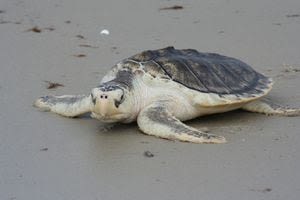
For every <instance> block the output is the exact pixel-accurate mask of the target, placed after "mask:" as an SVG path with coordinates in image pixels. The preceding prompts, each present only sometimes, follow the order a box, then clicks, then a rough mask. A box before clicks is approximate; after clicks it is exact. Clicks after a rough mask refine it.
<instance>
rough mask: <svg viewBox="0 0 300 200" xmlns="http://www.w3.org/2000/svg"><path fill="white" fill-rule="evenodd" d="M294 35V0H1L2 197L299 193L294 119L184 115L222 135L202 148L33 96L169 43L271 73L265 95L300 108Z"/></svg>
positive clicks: (71, 86) (299, 46) (297, 15)
mask: <svg viewBox="0 0 300 200" xmlns="http://www.w3.org/2000/svg"><path fill="white" fill-rule="evenodd" d="M173 6H177V7H175V8H177V9H163V8H168V7H171V8H172V7H173ZM104 29H105V30H108V31H109V34H107V33H108V32H105V31H104V33H103V32H102V33H101V31H103V30H104ZM299 33H300V2H299V0H286V1H280V0H265V1H260V0H252V1H239V0H215V1H196V0H187V1H180V0H170V1H169V0H160V1H159V0H154V1H146V0H130V1H129V0H127V1H116V0H110V1H99V0H86V1H80V0H53V1H41V0H23V1H22V0H2V1H1V2H0V60H1V64H0V94H1V95H0V111H1V112H0V199H1V200H35V199H38V200H54V199H55V200H65V199H72V200H81V199H85V200H116V199H122V200H140V199H143V200H148V199H149V200H150V199H163V200H182V199H188V200H199V199H201V200H214V199H215V200H217V199H218V200H219V199H220V200H240V199H243V200H248V199H249V200H253V199H263V200H282V199H288V200H298V199H299V196H300V173H299V169H300V153H299V152H300V145H299V144H300V124H299V122H300V121H299V119H300V117H278V116H269V117H267V116H264V115H260V114H254V113H248V112H245V111H239V110H238V111H234V112H229V113H224V114H217V115H212V116H207V117H202V118H197V119H195V120H192V121H189V122H187V124H188V125H191V126H193V127H195V128H201V127H207V128H209V129H210V130H211V132H212V133H215V134H218V135H223V136H225V137H226V138H227V140H228V142H227V143H226V144H222V145H207V144H190V143H182V142H173V141H168V140H163V139H158V138H155V137H151V136H147V135H144V134H141V132H140V131H139V129H138V127H137V125H136V124H135V123H132V124H128V125H122V124H120V125H117V126H115V127H113V128H112V129H111V130H108V131H105V130H104V129H105V125H104V124H103V123H101V122H99V121H97V120H95V119H91V118H90V117H88V116H84V117H81V118H75V119H71V118H64V117H61V116H58V115H55V114H53V113H47V112H40V111H39V110H37V109H36V108H34V107H33V106H32V104H33V102H34V100H35V99H36V98H37V97H39V96H43V95H47V94H52V95H62V94H86V93H89V92H90V89H91V88H93V87H94V86H96V85H98V83H99V81H100V79H101V77H102V76H103V75H105V74H106V72H107V71H108V70H109V69H110V67H111V66H113V65H114V64H116V63H117V62H118V61H120V60H122V59H124V58H126V57H129V56H132V55H133V54H136V53H138V52H140V51H142V50H147V49H158V48H163V47H166V46H174V47H176V48H179V49H181V48H194V49H197V50H199V51H201V52H215V53H220V54H224V55H227V56H231V57H235V58H238V59H241V60H243V61H245V62H246V63H248V64H250V65H251V66H252V67H253V68H255V69H256V70H257V71H259V72H261V73H263V74H265V75H267V76H270V77H272V78H273V79H274V81H275V85H274V87H273V90H272V91H271V93H270V95H269V97H270V98H271V99H273V100H274V102H276V103H279V104H283V105H289V106H292V107H300V89H299V88H300V54H299V52H300V39H299ZM49 82H52V83H59V84H61V85H62V86H58V87H54V88H52V89H51V88H50V89H47V87H49ZM145 151H149V152H150V153H151V155H152V154H153V156H145V154H144V152H145Z"/></svg>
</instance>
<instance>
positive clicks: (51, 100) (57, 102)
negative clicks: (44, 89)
mask: <svg viewBox="0 0 300 200" xmlns="http://www.w3.org/2000/svg"><path fill="white" fill-rule="evenodd" d="M90 105H91V96H90V95H89V96H86V95H76V96H75V95H63V96H44V97H40V98H38V99H37V100H36V101H35V102H34V106H35V107H38V108H39V109H41V110H42V111H51V112H54V113H57V114H60V115H63V116H66V117H76V116H78V115H81V114H84V113H87V112H90V110H91V109H90Z"/></svg>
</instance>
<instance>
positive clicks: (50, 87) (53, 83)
mask: <svg viewBox="0 0 300 200" xmlns="http://www.w3.org/2000/svg"><path fill="white" fill-rule="evenodd" d="M45 82H46V83H47V84H48V86H47V89H55V88H57V87H64V85H63V84H61V83H55V82H51V81H45Z"/></svg>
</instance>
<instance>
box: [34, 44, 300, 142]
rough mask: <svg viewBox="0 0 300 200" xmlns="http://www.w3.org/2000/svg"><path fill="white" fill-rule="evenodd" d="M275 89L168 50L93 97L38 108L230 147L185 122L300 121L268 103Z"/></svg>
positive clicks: (225, 64)
mask: <svg viewBox="0 0 300 200" xmlns="http://www.w3.org/2000/svg"><path fill="white" fill-rule="evenodd" d="M272 84H273V82H272V80H271V78H268V77H266V76H264V75H262V74H260V73H258V72H256V71H255V70H254V69H252V68H251V67H250V66H249V65H247V64H246V63H244V62H242V61H240V60H238V59H235V58H231V57H227V56H223V55H219V54H215V53H200V52H198V51H196V50H193V49H184V50H178V49H175V48H173V47H167V48H164V49H159V50H148V51H144V52H142V53H139V54H136V55H134V56H132V57H129V58H127V59H124V60H122V61H121V62H119V63H118V64H116V65H115V66H114V67H112V69H111V70H110V71H109V72H108V73H107V75H106V76H104V77H103V79H102V81H101V82H100V85H99V86H98V87H96V88H93V89H92V92H91V93H90V94H89V95H63V96H45V97H41V98H39V99H37V100H36V102H35V103H34V105H35V106H36V107H38V108H40V109H42V110H44V111H52V112H55V113H58V114H60V115H63V116H68V117H75V116H78V115H81V114H84V113H87V112H90V113H91V116H92V117H93V118H96V119H99V120H100V121H102V122H106V123H114V122H123V123H130V122H133V121H137V123H138V126H139V128H140V129H141V131H142V132H144V133H145V134H148V135H154V136H157V137H161V138H165V139H172V140H180V141H187V142H194V143H224V142H226V140H225V138H224V137H223V136H218V135H214V134H209V133H206V132H204V131H201V130H198V129H195V128H192V127H190V126H187V125H185V124H184V123H183V122H182V121H186V120H189V119H193V118H196V117H200V116H204V115H209V114H214V113H221V112H227V111H231V110H234V109H244V110H247V111H251V112H258V113H264V114H267V115H275V114H276V115H284V116H298V115H300V109H292V108H284V107H282V106H278V105H275V104H273V103H272V102H271V101H268V100H266V99H265V98H263V97H264V96H265V95H266V94H268V92H269V91H270V90H271V88H272Z"/></svg>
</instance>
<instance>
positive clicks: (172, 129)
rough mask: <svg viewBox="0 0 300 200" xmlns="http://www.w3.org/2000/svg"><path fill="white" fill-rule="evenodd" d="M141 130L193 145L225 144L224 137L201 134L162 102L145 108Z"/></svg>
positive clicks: (139, 119) (139, 117)
mask: <svg viewBox="0 0 300 200" xmlns="http://www.w3.org/2000/svg"><path fill="white" fill-rule="evenodd" d="M137 123H138V125H139V128H140V129H141V130H142V131H143V132H144V133H146V134H148V135H154V136H157V137H161V138H165V139H170V140H180V141H185V142H193V143H225V142H226V139H225V138H224V137H222V136H217V135H213V134H208V133H204V132H201V131H200V130H197V129H195V128H192V127H189V126H187V125H185V124H183V123H182V122H181V121H179V120H178V119H177V118H176V117H175V116H173V115H172V113H171V112H170V111H169V110H168V107H167V105H166V104H164V103H162V102H156V103H153V104H151V105H149V106H147V107H145V108H144V109H143V110H142V111H141V112H140V113H139V115H138V118H137Z"/></svg>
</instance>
